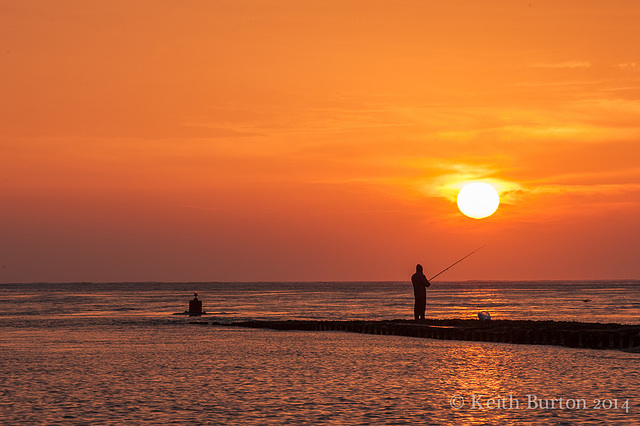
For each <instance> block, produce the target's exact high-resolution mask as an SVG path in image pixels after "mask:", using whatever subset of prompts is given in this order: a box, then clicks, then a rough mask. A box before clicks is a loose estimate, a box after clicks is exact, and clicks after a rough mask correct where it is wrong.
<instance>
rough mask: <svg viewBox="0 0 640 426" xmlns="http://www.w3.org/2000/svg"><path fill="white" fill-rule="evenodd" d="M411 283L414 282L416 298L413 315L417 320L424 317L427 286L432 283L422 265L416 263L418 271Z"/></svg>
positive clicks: (412, 277)
mask: <svg viewBox="0 0 640 426" xmlns="http://www.w3.org/2000/svg"><path fill="white" fill-rule="evenodd" d="M411 284H413V295H414V296H415V298H416V303H415V305H414V306H413V316H414V317H415V319H417V320H418V319H424V311H425V310H426V309H427V287H429V286H430V285H431V283H430V282H429V280H428V279H427V277H426V276H425V275H424V273H423V272H422V265H420V264H417V265H416V273H415V274H413V275H412V276H411Z"/></svg>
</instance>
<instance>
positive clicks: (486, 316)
mask: <svg viewBox="0 0 640 426" xmlns="http://www.w3.org/2000/svg"><path fill="white" fill-rule="evenodd" d="M478 318H480V320H481V321H489V320H490V319H491V315H489V312H487V311H482V312H478Z"/></svg>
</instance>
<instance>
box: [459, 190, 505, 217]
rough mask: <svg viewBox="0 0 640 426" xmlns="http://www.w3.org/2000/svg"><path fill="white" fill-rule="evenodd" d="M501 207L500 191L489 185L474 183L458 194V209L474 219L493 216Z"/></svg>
mask: <svg viewBox="0 0 640 426" xmlns="http://www.w3.org/2000/svg"><path fill="white" fill-rule="evenodd" d="M499 205H500V196H499V195H498V191H496V190H495V188H494V187H493V186H491V185H489V184H488V183H484V182H472V183H468V184H466V185H465V186H463V187H462V189H461V190H460V192H458V208H459V209H460V211H461V212H462V213H464V214H465V215H467V216H469V217H472V218H474V219H482V218H485V217H489V216H491V215H492V214H493V213H494V212H495V211H496V210H497V209H498V206H499Z"/></svg>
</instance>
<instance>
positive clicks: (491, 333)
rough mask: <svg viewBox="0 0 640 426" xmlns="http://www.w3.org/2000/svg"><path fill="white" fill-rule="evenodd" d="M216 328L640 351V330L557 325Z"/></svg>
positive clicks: (269, 324)
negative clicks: (330, 332)
mask: <svg viewBox="0 0 640 426" xmlns="http://www.w3.org/2000/svg"><path fill="white" fill-rule="evenodd" d="M208 324H213V325H218V326H234V327H249V328H264V329H272V330H306V331H343V332H350V333H366V334H381V335H395V336H410V337H418V338H427V339H440V340H468V341H482V342H499V343H512V344H524V345H556V346H567V347H571V348H589V349H618V350H626V351H632V352H640V325H621V324H600V323H582V322H559V321H512V320H491V321H479V320H465V319H426V320H418V321H414V320H400V319H397V320H388V321H303V320H274V321H267V320H261V321H258V320H254V321H237V322H231V323H222V322H213V323H208Z"/></svg>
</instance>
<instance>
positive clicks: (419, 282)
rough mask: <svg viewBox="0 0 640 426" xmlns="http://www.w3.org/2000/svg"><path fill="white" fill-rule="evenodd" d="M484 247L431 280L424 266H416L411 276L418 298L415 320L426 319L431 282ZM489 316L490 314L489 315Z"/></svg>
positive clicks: (415, 294) (415, 307)
mask: <svg viewBox="0 0 640 426" xmlns="http://www.w3.org/2000/svg"><path fill="white" fill-rule="evenodd" d="M482 247H484V246H481V247H480V248H477V249H475V250H474V251H472V252H471V253H469V254H468V255H466V256H465V257H463V258H462V259H460V260H457V261H455V262H453V263H452V264H451V265H449V266H447V267H446V268H444V269H443V270H442V271H440V272H438V273H437V274H435V275H434V276H432V277H431V278H429V279H427V277H426V276H425V275H424V273H423V272H422V265H420V264H419V263H418V264H417V265H416V273H415V274H413V275H412V276H411V283H412V284H413V295H414V296H415V297H416V303H415V305H414V308H413V314H414V316H415V319H424V312H425V310H426V309H427V287H429V286H431V283H430V281H433V279H434V278H435V277H438V276H440V274H442V273H443V272H445V271H448V270H449V269H451V268H452V267H453V266H454V265H457V264H458V263H460V262H462V261H463V260H465V259H466V258H467V257H469V256H471V255H472V254H473V253H475V252H477V251H478V250H480V249H481V248H482ZM487 315H488V314H487Z"/></svg>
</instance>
